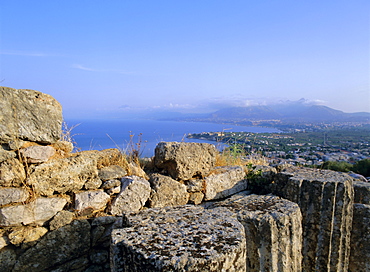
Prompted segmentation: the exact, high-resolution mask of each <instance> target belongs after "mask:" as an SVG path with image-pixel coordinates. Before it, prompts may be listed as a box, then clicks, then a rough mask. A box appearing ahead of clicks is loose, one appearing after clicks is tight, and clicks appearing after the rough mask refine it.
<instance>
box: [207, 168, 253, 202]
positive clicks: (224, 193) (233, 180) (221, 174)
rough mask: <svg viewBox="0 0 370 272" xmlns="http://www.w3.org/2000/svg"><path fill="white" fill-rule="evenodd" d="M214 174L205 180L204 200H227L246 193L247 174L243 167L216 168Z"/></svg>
mask: <svg viewBox="0 0 370 272" xmlns="http://www.w3.org/2000/svg"><path fill="white" fill-rule="evenodd" d="M214 172H215V173H212V174H211V175H209V176H207V177H205V179H204V181H205V197H204V200H215V199H220V198H225V197H228V196H230V195H233V194H235V193H238V192H241V191H244V190H246V189H247V187H248V183H247V180H246V179H245V173H244V170H243V168H242V167H241V166H225V167H216V168H215V170H214Z"/></svg>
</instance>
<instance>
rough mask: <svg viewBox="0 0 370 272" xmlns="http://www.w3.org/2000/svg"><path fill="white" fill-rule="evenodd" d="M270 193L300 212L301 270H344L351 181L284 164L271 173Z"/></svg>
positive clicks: (347, 252) (347, 245)
mask: <svg viewBox="0 0 370 272" xmlns="http://www.w3.org/2000/svg"><path fill="white" fill-rule="evenodd" d="M271 189H272V193H273V194H275V195H278V196H281V197H283V198H286V199H288V200H290V201H293V202H295V203H297V204H298V205H299V207H300V209H301V212H302V217H303V220H302V224H303V250H302V254H303V266H302V269H303V271H348V263H349V253H350V236H351V229H352V216H353V198H354V197H353V184H352V179H351V177H349V176H348V175H347V174H344V173H340V172H335V171H330V170H318V169H310V168H300V167H287V168H285V169H283V170H282V171H281V172H280V173H278V174H277V175H276V176H275V180H274V183H272V184H271Z"/></svg>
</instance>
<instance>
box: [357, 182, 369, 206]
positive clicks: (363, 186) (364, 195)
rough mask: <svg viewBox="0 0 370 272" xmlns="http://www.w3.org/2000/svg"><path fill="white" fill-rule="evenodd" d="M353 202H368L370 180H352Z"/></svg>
mask: <svg viewBox="0 0 370 272" xmlns="http://www.w3.org/2000/svg"><path fill="white" fill-rule="evenodd" d="M353 189H354V192H355V200H354V202H355V203H362V204H370V182H362V181H356V180H355V181H353Z"/></svg>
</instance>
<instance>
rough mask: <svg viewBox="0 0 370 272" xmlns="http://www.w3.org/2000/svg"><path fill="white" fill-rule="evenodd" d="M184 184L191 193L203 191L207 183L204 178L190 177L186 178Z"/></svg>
mask: <svg viewBox="0 0 370 272" xmlns="http://www.w3.org/2000/svg"><path fill="white" fill-rule="evenodd" d="M184 184H185V185H186V189H187V190H188V192H189V193H197V192H203V191H204V189H205V183H204V180H203V179H189V180H185V181H184Z"/></svg>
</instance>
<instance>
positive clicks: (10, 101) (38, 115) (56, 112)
mask: <svg viewBox="0 0 370 272" xmlns="http://www.w3.org/2000/svg"><path fill="white" fill-rule="evenodd" d="M0 108H1V116H0V142H2V143H7V142H9V141H12V140H14V139H21V140H28V141H33V142H40V143H46V144H49V143H54V142H56V141H57V140H59V138H60V135H61V132H62V121H63V117H62V106H61V105H60V104H59V102H58V101H56V100H55V99H54V98H53V97H52V96H50V95H48V94H44V93H41V92H37V91H33V90H17V89H12V88H7V87H0Z"/></svg>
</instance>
